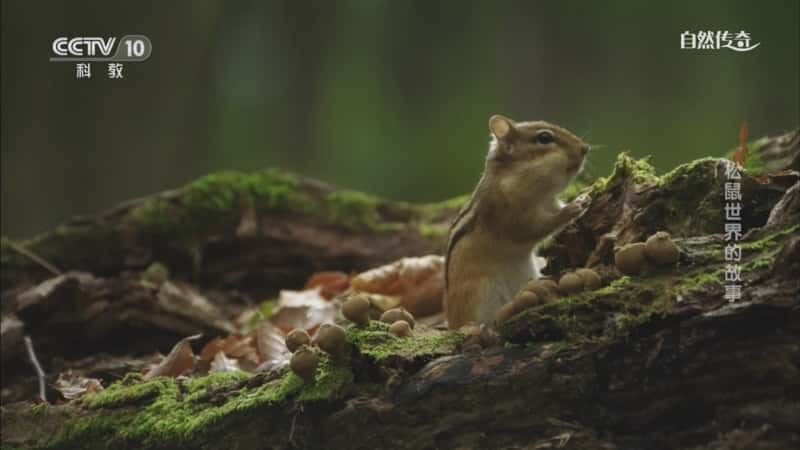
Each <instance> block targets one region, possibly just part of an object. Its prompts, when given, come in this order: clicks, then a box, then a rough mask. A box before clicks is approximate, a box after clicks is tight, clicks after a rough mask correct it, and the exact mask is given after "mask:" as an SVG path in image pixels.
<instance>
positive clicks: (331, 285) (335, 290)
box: [305, 272, 350, 300]
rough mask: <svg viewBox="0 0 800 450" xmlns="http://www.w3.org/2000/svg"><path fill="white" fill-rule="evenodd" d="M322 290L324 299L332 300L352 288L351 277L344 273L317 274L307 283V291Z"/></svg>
mask: <svg viewBox="0 0 800 450" xmlns="http://www.w3.org/2000/svg"><path fill="white" fill-rule="evenodd" d="M315 287H319V288H320V294H321V295H322V297H323V298H325V299H327V300H330V299H332V298H333V297H336V296H337V295H339V294H341V293H342V292H344V291H346V290H347V288H349V287H350V276H349V275H347V274H346V273H344V272H317V273H315V274H314V275H311V278H309V279H308V281H307V282H306V287H305V288H306V289H313V288H315Z"/></svg>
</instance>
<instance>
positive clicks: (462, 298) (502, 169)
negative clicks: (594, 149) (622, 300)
mask: <svg viewBox="0 0 800 450" xmlns="http://www.w3.org/2000/svg"><path fill="white" fill-rule="evenodd" d="M489 130H490V131H491V133H492V143H491V145H490V147H489V154H488V156H487V157H486V165H485V168H484V171H483V175H482V176H481V179H480V181H479V182H478V185H477V186H476V187H475V191H474V192H473V193H472V197H471V198H470V200H469V202H468V203H467V204H466V205H465V206H464V207H463V208H462V209H461V211H460V212H459V213H458V216H457V217H456V219H455V220H454V221H453V224H452V225H451V227H450V238H449V241H448V244H447V254H446V262H445V297H444V309H445V312H446V315H447V320H448V324H449V326H450V328H459V327H461V326H462V325H464V324H466V323H468V322H481V323H487V324H488V323H492V322H493V320H494V316H495V313H496V312H497V310H498V309H499V308H500V307H501V306H502V305H503V304H505V303H506V302H509V301H511V299H512V297H513V296H514V294H516V292H517V291H518V290H519V289H520V288H521V287H522V286H523V285H524V284H525V283H526V282H527V281H528V279H530V278H532V277H538V276H539V273H538V270H537V268H536V266H535V264H534V259H533V254H532V250H533V249H534V247H535V246H536V245H537V244H538V243H540V242H541V241H542V240H543V239H544V238H545V237H547V236H548V235H550V234H552V233H554V232H556V231H557V230H559V229H560V228H562V227H564V226H565V225H567V224H568V223H570V222H571V221H572V220H574V219H575V218H577V217H578V216H580V215H581V214H582V212H583V209H584V208H583V206H582V204H581V203H580V202H578V201H575V202H572V203H570V204H568V205H566V206H564V207H561V206H560V205H559V202H558V200H557V198H556V196H557V195H558V194H559V193H560V192H561V191H563V190H564V189H565V188H566V187H567V185H568V184H569V183H570V182H571V181H572V180H573V179H574V178H575V176H576V175H577V174H578V173H579V172H580V170H581V168H582V165H583V160H584V157H585V156H586V153H587V152H588V151H589V145H588V144H586V143H585V142H583V141H582V140H581V139H580V138H578V137H577V136H575V135H574V134H572V133H570V132H569V131H568V130H566V129H564V128H561V127H559V126H557V125H553V124H550V123H547V122H541V121H536V122H519V123H517V122H514V121H513V120H511V119H509V118H506V117H503V116H499V115H495V116H492V117H491V119H489Z"/></svg>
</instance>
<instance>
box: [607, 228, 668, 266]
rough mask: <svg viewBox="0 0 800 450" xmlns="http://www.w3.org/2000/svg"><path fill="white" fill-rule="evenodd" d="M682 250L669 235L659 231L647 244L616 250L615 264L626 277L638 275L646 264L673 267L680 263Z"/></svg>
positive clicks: (630, 245)
mask: <svg viewBox="0 0 800 450" xmlns="http://www.w3.org/2000/svg"><path fill="white" fill-rule="evenodd" d="M679 257H680V250H679V249H678V246H677V245H675V243H674V242H672V238H670V236H669V233H667V232H666V231H659V232H657V233H656V234H654V235H652V236H650V237H649V238H647V241H645V242H635V243H632V244H627V245H625V246H623V247H620V248H617V249H615V252H614V264H615V265H616V266H617V268H618V269H619V271H620V272H622V273H624V274H626V275H637V274H638V273H640V272H641V271H642V269H644V267H645V265H646V263H647V262H648V261H649V262H652V263H654V264H657V265H661V266H671V265H674V264H675V263H676V262H678V258H679Z"/></svg>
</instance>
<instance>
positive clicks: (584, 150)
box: [581, 144, 591, 156]
mask: <svg viewBox="0 0 800 450" xmlns="http://www.w3.org/2000/svg"><path fill="white" fill-rule="evenodd" d="M589 148H591V147H590V146H589V144H583V145H582V146H581V153H582V154H583V155H584V156H585V155H586V154H587V153H589Z"/></svg>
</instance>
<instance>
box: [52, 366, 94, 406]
mask: <svg viewBox="0 0 800 450" xmlns="http://www.w3.org/2000/svg"><path fill="white" fill-rule="evenodd" d="M53 387H54V388H55V390H57V391H58V392H60V393H61V396H62V397H64V398H65V399H67V400H74V399H76V398H79V397H82V396H83V395H85V394H91V393H94V392H100V391H102V390H103V384H102V383H101V382H100V380H98V379H97V378H87V377H83V376H80V375H76V374H74V373H73V372H72V371H69V370H68V371H66V372H62V373H60V374H58V379H57V380H56V382H55V383H54V384H53Z"/></svg>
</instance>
